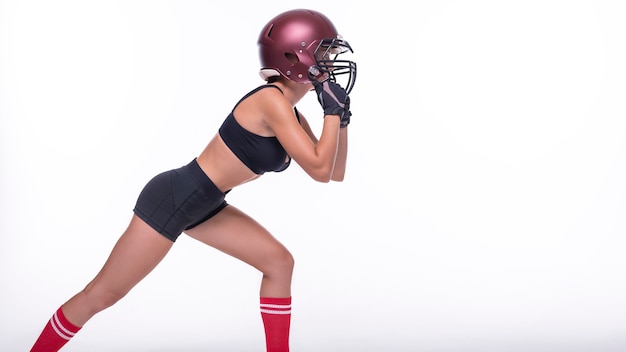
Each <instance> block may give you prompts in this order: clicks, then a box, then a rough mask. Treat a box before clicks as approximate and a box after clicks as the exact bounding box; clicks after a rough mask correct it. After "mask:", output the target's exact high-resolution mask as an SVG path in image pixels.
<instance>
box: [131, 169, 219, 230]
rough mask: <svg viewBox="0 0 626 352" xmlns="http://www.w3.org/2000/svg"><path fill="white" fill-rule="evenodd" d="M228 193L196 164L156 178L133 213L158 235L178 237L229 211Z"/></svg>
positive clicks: (144, 191) (144, 190)
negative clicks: (225, 208) (226, 197)
mask: <svg viewBox="0 0 626 352" xmlns="http://www.w3.org/2000/svg"><path fill="white" fill-rule="evenodd" d="M224 198H225V193H224V192H222V191H220V190H219V189H218V188H217V186H215V184H214V183H213V181H211V180H210V179H209V178H208V177H207V175H206V174H205V173H204V171H202V169H201V168H200V166H199V165H198V163H197V162H196V160H195V159H194V160H193V161H192V162H190V163H189V164H187V165H185V166H183V167H181V168H178V169H174V170H170V171H166V172H163V173H161V174H159V175H157V176H155V177H154V178H153V179H152V180H150V182H148V184H146V186H145V187H144V189H143V190H142V191H141V193H140V194H139V198H138V199H137V204H136V205H135V209H134V210H133V211H134V212H135V214H136V215H137V216H138V217H140V218H141V219H142V220H143V221H145V222H146V223H147V224H148V225H150V226H151V227H152V228H153V229H155V230H156V231H157V232H159V233H160V234H162V235H163V236H165V237H167V238H168V239H170V240H171V241H172V242H174V241H176V239H177V238H178V236H180V234H181V233H182V232H183V231H184V230H189V229H191V228H193V227H195V226H197V225H199V224H201V223H202V222H204V221H206V220H208V219H210V218H211V217H212V216H214V215H215V214H217V213H218V212H219V211H220V210H222V209H224V207H226V205H227V203H226V200H225V199H224Z"/></svg>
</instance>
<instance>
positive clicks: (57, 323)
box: [30, 308, 80, 352]
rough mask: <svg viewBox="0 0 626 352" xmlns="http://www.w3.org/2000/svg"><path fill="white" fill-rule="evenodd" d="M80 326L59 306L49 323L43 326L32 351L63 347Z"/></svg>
mask: <svg viewBox="0 0 626 352" xmlns="http://www.w3.org/2000/svg"><path fill="white" fill-rule="evenodd" d="M79 330H80V327H78V326H75V325H74V324H72V323H70V322H69V321H68V320H67V319H66V318H65V315H64V314H63V311H62V310H61V308H59V309H58V310H57V311H56V312H55V313H54V315H53V316H52V318H50V320H49V321H48V324H46V326H45V327H44V328H43V331H42V332H41V335H39V338H38V339H37V341H35V344H34V345H33V348H31V350H30V352H56V351H58V350H60V349H61V347H63V345H65V344H66V343H67V342H68V341H69V340H70V339H71V338H72V337H74V335H76V333H77V332H78V331H79Z"/></svg>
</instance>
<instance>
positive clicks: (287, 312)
mask: <svg viewBox="0 0 626 352" xmlns="http://www.w3.org/2000/svg"><path fill="white" fill-rule="evenodd" d="M261 313H265V314H291V309H290V310H273V309H263V308H261Z"/></svg>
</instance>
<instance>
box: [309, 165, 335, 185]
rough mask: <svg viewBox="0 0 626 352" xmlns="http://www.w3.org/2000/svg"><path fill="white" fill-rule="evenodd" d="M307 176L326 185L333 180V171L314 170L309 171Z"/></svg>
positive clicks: (324, 169)
mask: <svg viewBox="0 0 626 352" xmlns="http://www.w3.org/2000/svg"><path fill="white" fill-rule="evenodd" d="M308 174H309V176H311V178H313V179H314V180H315V181H317V182H321V183H328V182H330V180H332V178H333V170H332V169H326V168H320V169H316V170H311V171H309V172H308Z"/></svg>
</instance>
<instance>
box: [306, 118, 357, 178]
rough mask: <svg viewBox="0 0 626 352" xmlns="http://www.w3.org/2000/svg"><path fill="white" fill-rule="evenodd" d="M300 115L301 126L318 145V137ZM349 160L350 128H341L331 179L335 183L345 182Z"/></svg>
mask: <svg viewBox="0 0 626 352" xmlns="http://www.w3.org/2000/svg"><path fill="white" fill-rule="evenodd" d="M298 114H299V115H300V125H301V126H302V128H303V129H304V131H305V132H306V134H307V135H308V136H309V138H310V139H311V140H312V141H313V143H315V144H317V137H316V136H315V134H314V133H313V130H312V129H311V126H310V125H309V122H308V121H307V119H306V117H304V115H303V114H302V113H301V112H300V111H298ZM347 158H348V128H347V127H346V128H340V129H339V142H338V145H337V155H336V156H335V164H334V167H333V172H332V175H331V176H330V179H331V180H333V181H338V182H340V181H343V179H344V175H345V173H346V161H347Z"/></svg>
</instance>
